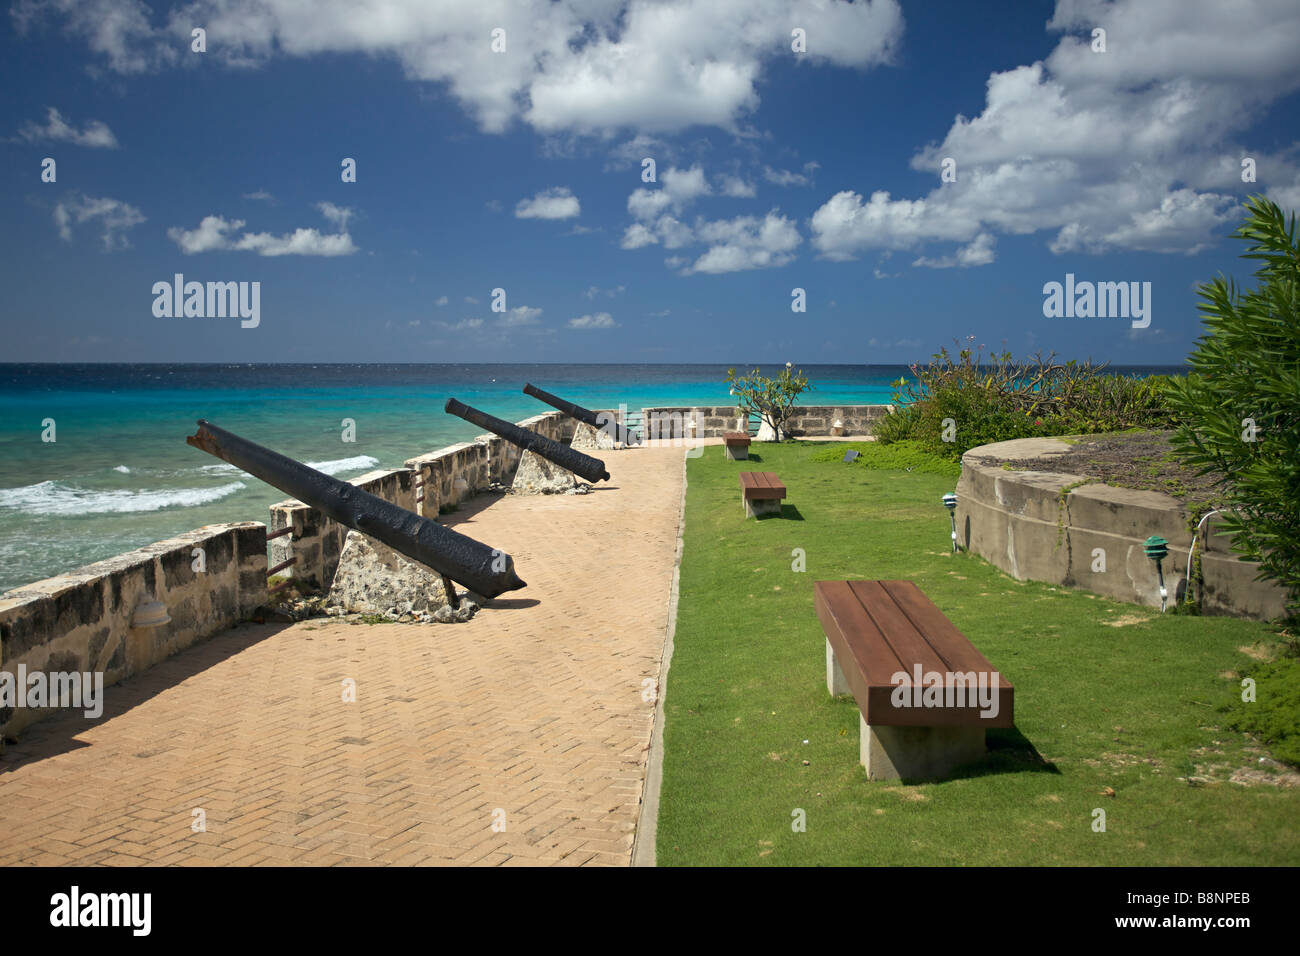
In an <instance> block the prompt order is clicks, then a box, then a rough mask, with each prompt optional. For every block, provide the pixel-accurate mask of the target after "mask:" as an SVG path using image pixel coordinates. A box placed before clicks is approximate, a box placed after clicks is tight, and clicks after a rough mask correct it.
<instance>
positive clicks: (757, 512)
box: [740, 491, 781, 518]
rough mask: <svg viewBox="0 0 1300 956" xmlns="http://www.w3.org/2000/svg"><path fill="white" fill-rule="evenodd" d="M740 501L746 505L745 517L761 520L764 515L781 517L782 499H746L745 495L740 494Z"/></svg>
mask: <svg viewBox="0 0 1300 956" xmlns="http://www.w3.org/2000/svg"><path fill="white" fill-rule="evenodd" d="M740 500H741V501H743V502H744V503H745V517H746V518H759V517H762V516H763V515H779V514H780V513H781V499H779V498H757V499H755V498H746V497H745V493H744V492H743V491H742V492H741V493H740Z"/></svg>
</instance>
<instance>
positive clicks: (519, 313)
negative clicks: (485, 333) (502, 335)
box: [499, 305, 542, 328]
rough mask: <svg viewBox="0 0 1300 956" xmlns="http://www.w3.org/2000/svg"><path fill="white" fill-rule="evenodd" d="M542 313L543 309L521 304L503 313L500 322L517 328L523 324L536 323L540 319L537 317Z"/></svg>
mask: <svg viewBox="0 0 1300 956" xmlns="http://www.w3.org/2000/svg"><path fill="white" fill-rule="evenodd" d="M541 314H542V310H541V309H535V308H532V307H531V306H527V305H519V306H515V307H514V308H513V309H511V310H510V311H509V312H507V313H505V314H504V315H502V316H501V319H500V323H499V324H501V325H502V326H504V327H506V328H516V327H518V326H521V325H536V324H537V320H538V319H537V317H538V316H540V315H541Z"/></svg>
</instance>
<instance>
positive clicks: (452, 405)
mask: <svg viewBox="0 0 1300 956" xmlns="http://www.w3.org/2000/svg"><path fill="white" fill-rule="evenodd" d="M445 411H446V412H447V414H449V415H455V416H457V417H458V418H463V419H465V421H467V422H472V423H474V424H475V425H477V426H478V427H479V428H486V429H487V430H488V431H490V432H493V433H494V434H497V435H500V436H501V437H502V438H504V439H505V440H506V441H508V442H510V444H512V445H517V446H519V447H520V448H522V449H523V450H524V451H531V452H533V453H534V454H538V455H541V456H542V457H543V458H545V459H546V460H547V461H550V462H554V463H555V464H557V465H559V466H560V467H561V468H566V469H568V470H569V471H571V472H573V473H574V474H575V475H577V476H579V477H580V478H585V479H586V480H587V481H589V482H591V483H592V484H595V483H596V482H598V481H601V480H604V481H608V480H609V472H608V471H606V470H605V463H604V462H603V461H601V460H600V459H599V458H592V457H591V456H590V455H584V454H583V453H582V452H580V451H577V450H575V449H573V448H570V447H569V446H568V445H562V444H560V443H559V442H558V441H551V439H549V438H547V437H546V436H544V435H539V434H537V432H534V431H529V430H528V429H527V428H520V427H519V426H518V425H516V424H514V423H513V422H508V421H506V420H505V419H502V418H497V417H496V416H495V415H489V414H487V413H486V412H481V411H479V410H478V409H477V408H471V407H470V406H469V405H466V404H465V403H464V402H458V401H456V399H454V398H449V399H447V404H446V406H445Z"/></svg>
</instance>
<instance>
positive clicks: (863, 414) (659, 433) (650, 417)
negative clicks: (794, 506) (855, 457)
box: [641, 405, 892, 438]
mask: <svg viewBox="0 0 1300 956" xmlns="http://www.w3.org/2000/svg"><path fill="white" fill-rule="evenodd" d="M891 407H892V406H889V405H796V406H795V407H794V409H793V414H792V415H791V417H790V418H789V420H788V421H787V422H786V429H787V431H788V433H789V434H790V435H791V437H794V438H800V437H805V436H820V435H829V434H830V433H831V426H832V425H833V424H834V422H836V421H837V420H838V421H842V422H843V423H844V435H845V437H855V436H856V437H861V436H863V435H871V434H873V433H874V431H875V423H876V422H878V421H879V420H880V419H882V418H884V417H885V416H886V415H888V414H889V413H890V408H891ZM739 417H740V416H739V415H738V414H737V411H736V406H735V405H697V406H683V405H676V406H670V405H666V406H661V407H658V408H643V409H641V421H642V423H643V427H644V429H645V437H647V438H685V437H688V435H689V426H690V423H691V422H692V421H693V422H695V428H696V431H695V437H697V438H716V437H718V436H720V435H721V434H722V433H723V432H730V431H735V430H736V420H737V419H738V418H739ZM656 423H657V427H656ZM757 428H758V416H757V415H755V416H752V418H751V419H750V426H749V431H750V432H751V433H753V432H754V431H756V430H757Z"/></svg>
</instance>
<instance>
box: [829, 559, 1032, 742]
mask: <svg viewBox="0 0 1300 956" xmlns="http://www.w3.org/2000/svg"><path fill="white" fill-rule="evenodd" d="M813 592H814V604H815V605H816V609H817V617H818V619H819V620H820V621H821V625H822V630H823V631H824V632H825V634H826V639H827V641H828V642H829V643H830V646H831V649H832V650H833V651H834V652H835V656H836V660H837V661H838V662H839V664H840V669H841V671H842V672H843V675H844V679H845V681H846V682H847V683H848V685H849V689H850V690H851V691H852V692H853V696H854V698H855V699H856V700H857V702H858V708H859V709H860V710H861V712H862V716H863V718H864V719H865V721H866V722H867V724H868V725H888V726H898V727H945V726H946V727H957V726H972V725H974V726H983V727H1011V726H1014V722H1013V710H1012V708H1013V700H1014V698H1013V695H1014V689H1013V688H1012V686H1011V683H1010V682H1009V681H1008V680H1007V679H1006V678H1005V677H1003V676H1002V675H1000V674H999V675H998V680H999V683H998V690H997V692H996V693H997V701H998V712H997V716H996V717H981V716H980V708H979V707H978V706H957V707H917V706H911V707H895V706H894V703H893V700H892V696H893V692H894V690H895V685H894V683H893V680H892V678H893V676H894V675H895V674H896V673H898V672H899V671H902V672H904V673H906V674H908V675H909V676H910V675H911V674H912V673H913V669H914V666H915V665H916V664H918V663H919V664H921V667H922V671H923V672H931V671H938V672H940V673H945V672H946V673H963V674H964V673H968V672H975V673H976V674H979V673H984V674H986V675H990V677H989V678H986V680H987V679H991V675H992V674H993V673H996V670H995V668H994V667H993V665H992V664H990V663H989V661H988V660H987V658H985V657H984V655H983V654H981V653H980V652H979V651H978V650H977V649H976V648H975V646H974V645H973V644H971V642H970V641H969V640H968V639H967V638H966V636H965V635H964V634H962V633H961V631H959V630H958V629H957V628H956V626H955V625H954V624H953V623H952V622H951V621H949V620H948V619H947V618H946V617H945V616H944V615H943V612H942V611H940V610H939V608H938V607H936V606H935V605H934V603H933V602H932V601H930V599H929V598H927V597H926V596H925V595H924V594H923V593H922V592H921V590H920V588H918V587H917V586H916V585H915V584H914V583H913V582H911V581H817V582H815V583H814V585H813ZM943 683H944V686H957V681H956V680H955V679H951V678H946V679H945V680H944V682H943Z"/></svg>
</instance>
